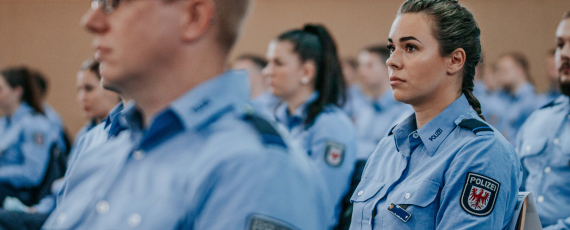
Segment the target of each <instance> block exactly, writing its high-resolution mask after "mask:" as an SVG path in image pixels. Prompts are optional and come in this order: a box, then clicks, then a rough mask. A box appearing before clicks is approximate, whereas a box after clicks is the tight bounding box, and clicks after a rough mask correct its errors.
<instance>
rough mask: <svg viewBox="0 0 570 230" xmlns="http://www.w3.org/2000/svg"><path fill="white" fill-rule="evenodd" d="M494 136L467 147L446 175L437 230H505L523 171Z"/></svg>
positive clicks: (513, 156) (476, 139)
mask: <svg viewBox="0 0 570 230" xmlns="http://www.w3.org/2000/svg"><path fill="white" fill-rule="evenodd" d="M509 146H510V145H506V144H501V143H500V142H499V141H498V140H497V139H496V138H495V137H494V136H493V135H490V136H480V137H477V138H475V139H474V140H472V141H470V142H469V143H467V144H466V145H465V146H464V147H463V148H462V149H461V150H460V151H459V152H458V153H457V155H456V156H455V158H454V160H453V162H452V163H451V164H450V166H449V168H448V169H447V172H446V173H445V175H444V184H445V185H444V187H443V188H442V191H441V198H440V209H439V211H438V213H437V219H436V226H437V229H503V228H504V227H505V226H508V224H509V221H510V220H511V217H512V215H513V211H514V209H515V205H516V201H517V196H518V187H519V185H520V179H519V176H520V171H519V170H520V167H519V164H518V161H517V159H516V157H515V153H514V150H513V149H512V147H509Z"/></svg>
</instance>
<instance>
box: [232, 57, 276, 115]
mask: <svg viewBox="0 0 570 230" xmlns="http://www.w3.org/2000/svg"><path fill="white" fill-rule="evenodd" d="M265 66H267V60H265V58H264V57H260V56H258V55H255V54H242V55H240V56H238V57H237V58H236V60H235V61H234V62H233V63H232V69H244V70H246V71H247V73H248V76H249V82H250V88H251V103H252V104H253V105H254V106H256V107H257V108H258V109H261V110H264V111H266V113H267V114H270V113H271V112H272V111H273V109H275V107H276V106H277V104H278V103H279V98H277V97H276V96H275V95H273V94H271V92H270V91H269V79H268V78H267V76H264V75H263V73H262V70H263V68H265Z"/></svg>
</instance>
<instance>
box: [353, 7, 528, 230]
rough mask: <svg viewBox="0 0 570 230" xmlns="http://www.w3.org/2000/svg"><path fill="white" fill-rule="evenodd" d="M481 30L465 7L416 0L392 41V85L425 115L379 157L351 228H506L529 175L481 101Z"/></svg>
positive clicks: (356, 199) (402, 127)
mask: <svg viewBox="0 0 570 230" xmlns="http://www.w3.org/2000/svg"><path fill="white" fill-rule="evenodd" d="M479 36H480V30H479V28H478V26H477V23H476V22H475V20H474V18H473V15H472V14H471V13H470V12H469V11H468V10H467V9H465V8H464V7H462V6H461V5H459V4H458V3H457V1H452V0H408V1H406V2H405V3H404V4H403V5H402V6H401V8H400V10H399V13H398V15H397V17H396V19H395V21H394V23H393V24H392V28H391V30H390V34H389V37H388V47H389V49H390V50H391V56H390V58H389V59H388V60H387V62H386V63H387V65H388V67H389V72H390V85H391V87H392V90H393V94H394V98H395V99H396V100H397V101H400V102H403V103H406V104H410V105H412V107H413V108H414V111H415V113H414V114H412V115H411V116H410V117H408V118H407V119H406V120H404V121H403V122H401V123H400V124H398V125H396V126H394V127H393V128H392V129H391V131H390V133H389V135H388V136H387V137H385V138H383V139H382V140H381V141H380V143H379V145H378V147H377V148H376V150H375V152H374V153H373V155H372V156H371V157H370V158H369V160H368V162H367V165H366V168H365V171H364V174H363V177H362V181H361V182H360V184H359V185H358V187H357V189H356V191H355V192H354V194H353V196H352V198H351V201H352V202H353V203H354V209H353V214H352V223H351V229H355V230H356V229H505V228H506V227H508V225H509V222H510V220H511V217H512V215H513V211H514V209H515V205H516V202H517V194H518V188H519V185H520V181H521V171H520V170H521V169H520V165H519V163H518V161H517V158H516V155H515V151H514V149H513V147H512V146H511V145H510V144H509V143H508V142H507V140H505V138H504V137H503V136H501V134H499V132H497V131H496V130H495V129H494V128H492V127H490V126H489V125H487V124H486V123H485V121H484V119H483V117H482V116H481V115H480V114H481V109H480V104H479V102H478V101H477V99H476V98H475V97H474V96H473V94H472V91H473V77H474V75H475V66H476V65H477V64H478V63H479V61H480V59H481V44H480V38H479Z"/></svg>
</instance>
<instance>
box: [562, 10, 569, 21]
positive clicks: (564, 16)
mask: <svg viewBox="0 0 570 230" xmlns="http://www.w3.org/2000/svg"><path fill="white" fill-rule="evenodd" d="M566 18H570V11H568V12H566V13H564V15H563V16H562V19H566Z"/></svg>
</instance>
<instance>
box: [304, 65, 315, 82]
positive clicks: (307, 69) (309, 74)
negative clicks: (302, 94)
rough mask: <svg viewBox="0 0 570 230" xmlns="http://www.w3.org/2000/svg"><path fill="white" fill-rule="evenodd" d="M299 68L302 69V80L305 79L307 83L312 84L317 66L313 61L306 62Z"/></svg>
mask: <svg viewBox="0 0 570 230" xmlns="http://www.w3.org/2000/svg"><path fill="white" fill-rule="evenodd" d="M301 68H303V70H302V71H303V76H302V79H303V78H304V79H307V83H308V82H312V81H313V79H314V78H315V75H316V74H317V65H316V64H315V61H313V60H307V61H305V62H304V63H303V65H302V66H301Z"/></svg>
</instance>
